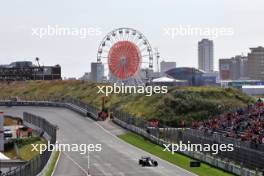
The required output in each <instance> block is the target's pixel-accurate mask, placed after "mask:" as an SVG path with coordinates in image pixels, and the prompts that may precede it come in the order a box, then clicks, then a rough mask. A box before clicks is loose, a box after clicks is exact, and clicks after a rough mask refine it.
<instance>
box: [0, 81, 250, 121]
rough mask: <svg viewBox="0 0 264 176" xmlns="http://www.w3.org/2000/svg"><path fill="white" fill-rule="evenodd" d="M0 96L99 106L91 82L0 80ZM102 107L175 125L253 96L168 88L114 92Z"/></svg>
mask: <svg viewBox="0 0 264 176" xmlns="http://www.w3.org/2000/svg"><path fill="white" fill-rule="evenodd" d="M0 90H1V91H0V97H10V96H11V97H12V96H25V97H54V96H55V97H58V96H59V97H63V96H71V97H74V98H78V99H80V100H83V101H85V102H88V103H91V104H93V105H95V106H100V97H102V96H103V95H102V94H97V91H98V88H97V84H95V83H87V82H82V81H29V82H14V83H10V84H5V83H0ZM106 100H107V103H106V106H107V107H109V108H110V109H111V107H115V108H117V109H120V110H123V111H126V112H129V113H131V114H134V115H136V116H139V117H144V118H148V119H151V118H158V119H160V120H162V121H166V122H168V123H170V125H176V124H177V122H178V120H179V118H184V119H186V120H187V121H190V120H191V119H192V118H193V119H206V118H209V117H210V116H212V115H214V114H218V113H222V112H224V111H228V110H230V109H234V108H243V107H246V106H247V104H249V103H251V102H253V101H254V99H253V98H251V97H249V96H247V95H245V94H243V93H241V92H240V91H238V90H235V89H222V88H215V87H178V88H170V89H169V92H168V93H167V94H154V95H152V96H151V97H147V96H144V95H139V94H118V95H110V96H109V97H107V98H106Z"/></svg>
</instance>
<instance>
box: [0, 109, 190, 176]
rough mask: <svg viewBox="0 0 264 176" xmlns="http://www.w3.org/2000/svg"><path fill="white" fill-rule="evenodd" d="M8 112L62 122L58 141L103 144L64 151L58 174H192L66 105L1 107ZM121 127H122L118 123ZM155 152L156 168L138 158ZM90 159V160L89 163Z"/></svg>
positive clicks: (170, 175)
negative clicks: (83, 150) (97, 148)
mask: <svg viewBox="0 0 264 176" xmlns="http://www.w3.org/2000/svg"><path fill="white" fill-rule="evenodd" d="M0 109H1V110H3V111H4V113H5V114H6V115H16V116H18V115H19V116H21V117H22V113H23V112H25V111H26V112H29V113H33V114H36V115H39V116H42V117H45V118H47V120H49V121H50V122H51V123H53V124H56V125H58V126H59V130H58V141H59V143H63V144H73V143H74V144H102V151H101V152H90V155H89V160H88V156H87V155H82V154H80V153H79V152H62V154H61V157H60V160H59V162H58V166H57V168H56V171H55V173H54V175H55V176H87V175H88V165H89V168H90V169H89V173H90V175H91V176H190V175H194V174H192V173H190V172H188V171H186V170H184V169H182V168H179V167H177V166H174V165H172V164H170V163H168V162H166V161H163V160H160V159H158V158H156V157H154V156H152V155H151V154H148V153H146V152H144V151H142V150H140V149H137V148H136V147H134V146H132V145H130V144H127V143H125V142H123V141H122V140H120V139H118V138H117V137H116V136H115V135H114V133H113V132H111V129H110V130H108V129H107V128H104V127H103V126H104V124H102V123H104V122H99V123H98V122H95V121H93V120H91V119H89V118H84V117H82V116H80V115H79V114H76V113H74V112H72V111H70V110H67V109H63V108H43V107H0ZM118 128H119V127H118ZM141 156H152V157H153V158H155V159H156V160H158V163H159V166H158V167H157V168H154V167H151V168H147V167H141V166H139V165H138V159H139V158H140V157H141ZM88 163H89V164H88Z"/></svg>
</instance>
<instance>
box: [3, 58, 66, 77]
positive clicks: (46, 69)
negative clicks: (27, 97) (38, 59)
mask: <svg viewBox="0 0 264 176" xmlns="http://www.w3.org/2000/svg"><path fill="white" fill-rule="evenodd" d="M55 79H61V67H60V66H59V65H55V66H36V65H33V64H32V62H30V61H21V62H13V63H11V64H9V65H0V81H25V80H55Z"/></svg>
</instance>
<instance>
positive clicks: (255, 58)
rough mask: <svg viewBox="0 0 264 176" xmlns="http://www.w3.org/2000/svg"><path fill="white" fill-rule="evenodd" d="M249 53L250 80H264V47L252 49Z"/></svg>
mask: <svg viewBox="0 0 264 176" xmlns="http://www.w3.org/2000/svg"><path fill="white" fill-rule="evenodd" d="M250 50H251V53H248V76H249V77H250V79H256V80H264V47H261V46H260V47H257V48H250Z"/></svg>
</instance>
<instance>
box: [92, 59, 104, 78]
mask: <svg viewBox="0 0 264 176" xmlns="http://www.w3.org/2000/svg"><path fill="white" fill-rule="evenodd" d="M103 79H104V65H103V64H102V63H99V62H92V63H91V80H92V81H95V82H102V81H103Z"/></svg>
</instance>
